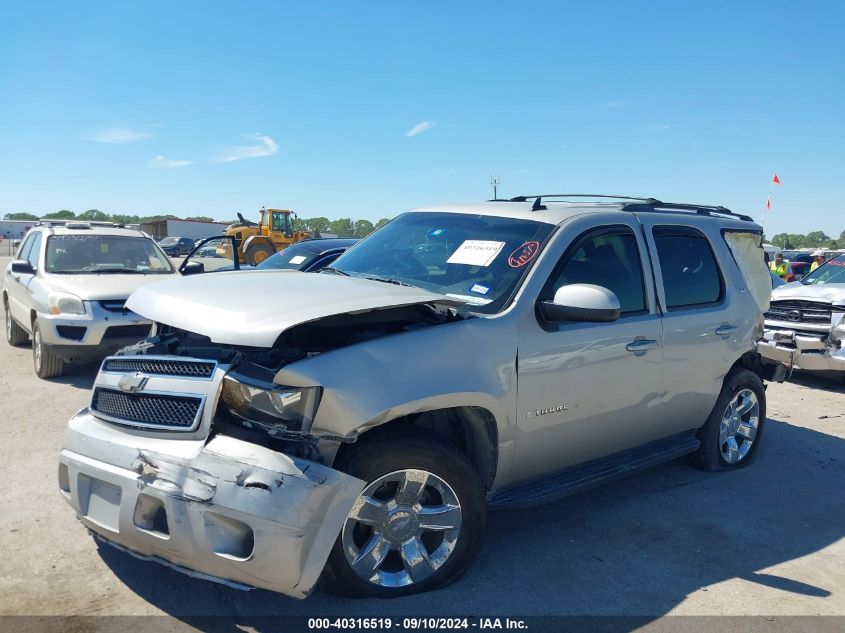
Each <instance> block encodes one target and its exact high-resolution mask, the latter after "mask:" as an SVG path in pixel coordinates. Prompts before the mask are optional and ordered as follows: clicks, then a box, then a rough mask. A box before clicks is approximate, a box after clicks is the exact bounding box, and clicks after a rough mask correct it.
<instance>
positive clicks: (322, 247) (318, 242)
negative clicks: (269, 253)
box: [279, 237, 361, 253]
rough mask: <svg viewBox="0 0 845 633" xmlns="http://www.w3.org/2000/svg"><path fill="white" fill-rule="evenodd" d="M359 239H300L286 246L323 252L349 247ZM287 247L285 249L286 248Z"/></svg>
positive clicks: (312, 251)
mask: <svg viewBox="0 0 845 633" xmlns="http://www.w3.org/2000/svg"><path fill="white" fill-rule="evenodd" d="M360 241H361V240H360V239H358V238H355V237H324V238H315V239H312V240H300V241H299V242H294V243H293V244H291V245H290V246H288V248H293V247H294V246H295V247H297V249H302V250H305V251H308V252H309V253H325V252H326V251H331V250H335V249H338V248H349V247H350V246H352V245H353V244H357V243H358V242H360ZM288 248H286V249H285V250H288ZM279 252H284V251H279Z"/></svg>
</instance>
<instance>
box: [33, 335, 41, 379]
mask: <svg viewBox="0 0 845 633" xmlns="http://www.w3.org/2000/svg"><path fill="white" fill-rule="evenodd" d="M32 353H33V358H34V360H35V371H41V331H40V330H39V329H38V328H37V327H34V328H32Z"/></svg>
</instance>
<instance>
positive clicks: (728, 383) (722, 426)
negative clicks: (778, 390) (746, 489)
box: [689, 369, 766, 471]
mask: <svg viewBox="0 0 845 633" xmlns="http://www.w3.org/2000/svg"><path fill="white" fill-rule="evenodd" d="M765 420H766V391H765V389H764V388H763V381H762V380H761V379H760V376H758V375H757V374H755V373H754V372H753V371H751V370H749V369H734V370H733V371H731V372H730V373H729V374H728V375H727V376H726V377H725V382H724V383H723V384H722V392H721V393H720V394H719V398H718V400H717V401H716V406H714V407H713V411H712V412H711V413H710V417H708V418H707V422H705V423H704V426H702V427H701V428H700V429H699V430H698V434H697V437H698V439H699V440H700V441H701V445H700V446H699V447H698V450H697V451H695V452H694V453H692V454H691V455H690V456H689V462H690V463H691V464H692V465H693V466H697V467H698V468H701V469H703V470H711V471H712V470H732V469H734V468H742V467H743V466H747V465H748V464H750V463H751V462H752V461H754V457H755V456H756V454H757V450H758V449H759V447H760V438H761V435H762V433H763V426H764V423H765Z"/></svg>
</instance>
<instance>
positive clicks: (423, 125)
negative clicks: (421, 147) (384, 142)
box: [405, 121, 437, 138]
mask: <svg viewBox="0 0 845 633" xmlns="http://www.w3.org/2000/svg"><path fill="white" fill-rule="evenodd" d="M435 125H437V124H436V123H435V122H434V121H420V122H419V123H417V124H416V125H415V126H414V127H412V128H411V129H410V130H408V131H407V132H405V136H407V137H408V138H413V137H414V136H416V135H417V134H422V133H423V132H426V131H427V130H430V129H431V128H433V127H434V126H435Z"/></svg>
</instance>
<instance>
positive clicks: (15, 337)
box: [5, 302, 29, 347]
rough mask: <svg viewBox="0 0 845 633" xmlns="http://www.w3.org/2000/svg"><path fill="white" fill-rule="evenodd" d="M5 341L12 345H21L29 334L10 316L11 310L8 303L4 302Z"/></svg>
mask: <svg viewBox="0 0 845 633" xmlns="http://www.w3.org/2000/svg"><path fill="white" fill-rule="evenodd" d="M5 308H6V342H7V343H8V344H9V345H12V346H13V347H18V346H19V345H23V344H24V343H26V342H27V341H28V340H29V335H28V334H27V333H26V330H24V329H23V328H22V327H21V326H20V325H18V324H17V323H16V322H15V320H14V319H13V318H12V311H11V310H10V309H9V304H8V302H6V304H5Z"/></svg>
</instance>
